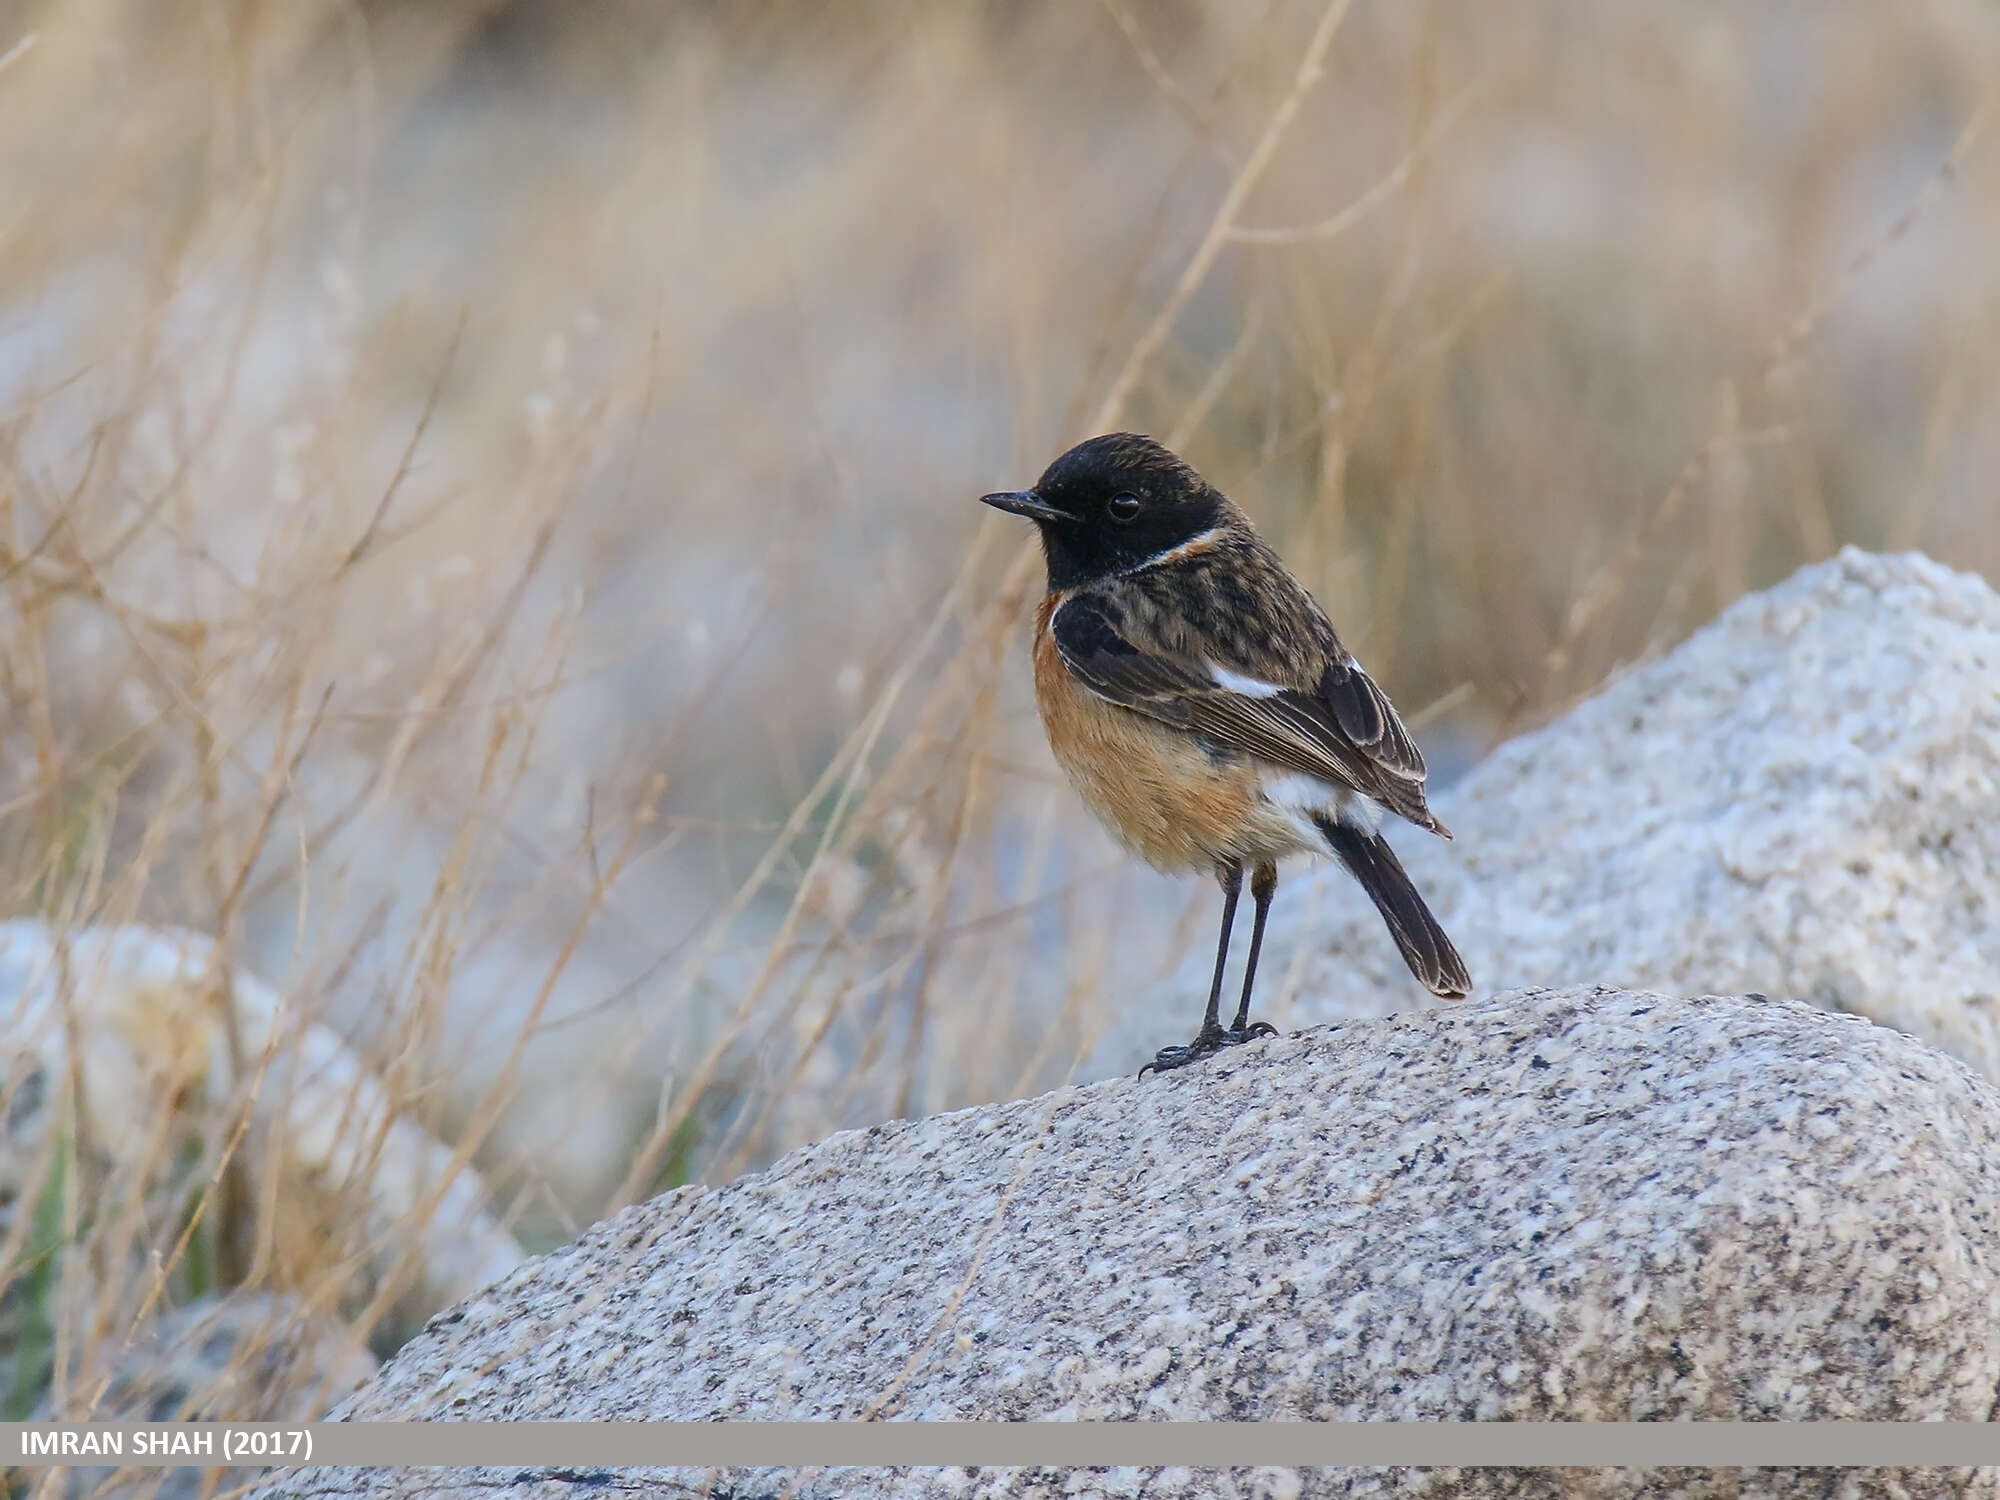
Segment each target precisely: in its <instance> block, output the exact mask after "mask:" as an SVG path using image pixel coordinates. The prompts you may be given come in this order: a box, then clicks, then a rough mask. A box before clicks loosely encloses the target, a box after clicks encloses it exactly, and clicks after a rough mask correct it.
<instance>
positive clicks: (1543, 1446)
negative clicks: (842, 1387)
mask: <svg viewBox="0 0 2000 1500" xmlns="http://www.w3.org/2000/svg"><path fill="white" fill-rule="evenodd" d="M160 1434H168V1435H175V1434H178V1435H179V1439H178V1440H177V1441H176V1442H174V1443H173V1444H167V1443H163V1442H162V1441H160V1437H159V1435H160ZM202 1434H209V1435H210V1436H209V1439H208V1441H207V1442H206V1443H204V1442H202V1441H201V1435H202ZM114 1438H115V1439H116V1440H117V1448H116V1449H115V1451H114V1450H113V1448H112V1442H113V1439H114ZM64 1447H87V1448H88V1450H89V1451H84V1452H63V1451H60V1450H61V1449H62V1448H64ZM170 1448H172V1449H181V1450H184V1449H189V1448H191V1449H192V1452H186V1451H174V1452H170V1451H169V1450H170ZM0 1453H4V1454H5V1461H6V1463H7V1464H8V1465H10V1466H14V1467H22V1468H31V1467H38V1466H43V1465H53V1464H97V1465H104V1464H127V1465H135V1464H136V1465H158V1464H190V1463H192V1464H206V1465H216V1464H225V1463H235V1464H258V1463H276V1464H280V1465H283V1466H286V1467H290V1466H293V1465H299V1464H311V1465H323V1464H340V1465H351V1466H357V1467H372V1466H377V1465H393V1466H399V1467H400V1466H428V1465H442V1466H451V1467H472V1466H482V1467H490V1466H502V1467H511V1466H515V1465H521V1466H544V1465H548V1466H578V1467H602V1468H640V1467H644V1468H798V1467H806V1466H826V1467H841V1466H848V1465H859V1466H866V1467H901V1466H917V1467H930V1466H958V1465H965V1466H972V1467H980V1468H1007V1467H1018V1466H1023V1465H1053V1466H1063V1467H1071V1466H1074V1467H1089V1468H1122V1467H1152V1466H1160V1465H1164V1466H1172V1467H1183V1466H1184V1467H1191V1468H1250V1467H1265V1466H1269V1467H1277V1468H1313V1467H1327V1466H1334V1467H1348V1466H1354V1467H1375V1466H1395V1467H1402V1466H1420V1467H1437V1466H1446V1467H1472V1468H1484V1467H1508V1468H1513V1467H1525V1468H1572V1467H1574V1468H1655V1467H1662V1468H1664V1467H1678V1466H1694V1467H1704V1468H1706V1467H1714V1468H1823V1467H1875V1466H1885V1467H1887V1466H1896V1467H1900V1466H1906V1465H1907V1466H1912V1467H1928V1466H1950V1467H1961V1466H1978V1465H1989V1464H1991V1465H2000V1426H1996V1425H1995V1424H1992V1423H1987V1422H1799V1423H1786V1422H1602V1423H1588V1422H1352V1423H1340V1422H1335V1423H1310V1422H1014V1423H1006V1422H713V1423H710V1422H353V1423H349V1422H320V1423H314V1424H312V1425H310V1426H306V1427H279V1426H276V1425H273V1424H264V1423H195V1422H190V1423H109V1422H105V1423H78V1424H57V1423H46V1422H32V1423H19V1422H17V1423H6V1424H0Z"/></svg>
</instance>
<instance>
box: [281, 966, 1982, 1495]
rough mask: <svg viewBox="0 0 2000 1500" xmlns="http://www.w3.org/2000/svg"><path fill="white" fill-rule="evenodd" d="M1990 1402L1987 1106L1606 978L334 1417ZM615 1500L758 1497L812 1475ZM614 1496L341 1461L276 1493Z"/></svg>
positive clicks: (1192, 1087)
mask: <svg viewBox="0 0 2000 1500" xmlns="http://www.w3.org/2000/svg"><path fill="white" fill-rule="evenodd" d="M1996 1388H2000V1091H1996V1089H1995V1088H1994V1087H1993V1086H1992V1085H1991V1084H1989V1083H1987V1082H1986V1081H1985V1080H1983V1079H1981V1078H1979V1077H1978V1076H1976V1075H1975V1074H1974V1073H1973V1072H1972V1071H1971V1070H1969V1069H1968V1068H1966V1067H1964V1066H1963V1065H1961V1064H1960V1063H1958V1062H1956V1061H1954V1060H1953V1059H1951V1058H1948V1057H1946V1056H1944V1055H1942V1054H1941V1053H1939V1052H1937V1051H1935V1050H1933V1049H1932V1048H1930V1047H1928V1046H1926V1045H1924V1044H1922V1043H1920V1042H1918V1041H1916V1040H1914V1039H1912V1038H1911V1037H1909V1036H1907V1035H1904V1034H1902V1033H1900V1032H1897V1031H1895V1030H1891V1029H1889V1028H1887V1027H1880V1026H1875V1025H1872V1024H1870V1023H1869V1022H1867V1021H1866V1020H1863V1019H1861V1018H1857V1017H1849V1016H1837V1015H1831V1014H1828V1013H1826V1012H1825V1011H1823V1010H1819V1009H1816V1008H1814V1007H1812V1006H1809V1005H1806V1004H1804V1003H1801V1002H1796V1001H1785V1000H1765V999H1763V998H1761V997H1758V996H1748V997H1734V998H1730V997H1717V996H1704V997H1700V998H1693V999H1676V998H1669V997H1667V996H1663V995H1659V994H1651V993H1644V992H1631V991H1619V990H1612V989H1607V988H1602V987H1599V988H1588V989H1569V990H1560V991H1550V990H1530V991H1525V992H1520V993H1514V994H1510V995H1505V996H1498V997H1488V998H1485V999H1479V1000H1474V1001H1472V1002H1470V1003H1468V1004H1467V1005H1465V1006H1462V1007H1453V1008H1450V1009H1439V1010H1431V1011H1422V1012H1415V1013H1411V1014H1407V1015H1403V1016H1398V1017H1394V1018H1390V1019H1386V1020H1370V1021H1354V1022H1348V1023H1345V1024H1342V1025H1338V1026H1334V1027H1331V1028H1326V1029H1319V1030H1314V1031H1311V1032H1307V1033H1305V1034H1302V1035H1299V1036H1295V1037H1284V1038H1277V1039H1273V1040H1271V1041H1268V1042H1265V1043H1261V1044H1258V1045H1255V1046H1251V1047H1246V1048H1243V1049H1240V1050H1239V1051H1237V1052H1234V1053H1231V1054H1228V1055H1225V1056H1223V1057H1220V1058H1217V1059H1214V1060H1212V1061H1211V1062H1209V1063H1206V1064H1204V1065H1202V1066H1200V1067H1198V1068H1193V1069H1189V1070H1186V1071H1184V1072H1181V1073H1177V1074H1172V1075H1168V1076H1165V1077H1154V1078H1149V1079H1146V1080H1137V1079H1133V1078H1129V1077H1125V1078H1118V1079H1114V1080H1111V1081H1107V1082H1103V1083H1097V1084H1092V1085H1089V1086H1085V1087H1080V1088H1071V1089H1065V1090H1061V1091H1058V1092H1056V1093H1053V1094H1049V1095H1045V1096H1042V1097H1040V1098H1034V1099H1026V1100H1019V1101H1015V1102H1012V1103H1007V1104H1001V1105H994V1106H989V1107H985V1108H981V1109H975V1110H967V1111H963V1112H960V1113H956V1114H950V1115H943V1116H937V1117H933V1118H930V1119H925V1120H919V1121H914V1122H898V1123H894V1124H889V1125H883V1126H879V1127H876V1128H874V1129H870V1130H867V1131H859V1132H849V1133H845V1134H841V1135H837V1136H833V1137H831V1138H829V1139H827V1140H825V1141H822V1142H820V1143H819V1144H817V1145H814V1146H811V1147H808V1148H806V1149H804V1150H801V1151H797V1152H794V1153H792V1154H791V1155H789V1156H787V1157H785V1158H783V1159H781V1160H780V1161H778V1162H777V1163H776V1164H775V1165H774V1166H773V1167H772V1168H771V1169H770V1170H769V1171H767V1172H764V1173H760V1174H758V1175H755V1176H751V1177H746V1178H743V1179H741V1180H739V1181H737V1182H734V1183H732V1184H730V1185H729V1186H727V1187H724V1188H721V1189H715V1190H708V1189H699V1188H688V1189H682V1190H679V1191H677V1192H674V1193H671V1194H668V1195H666V1196H664V1197H661V1198H658V1199H655V1200H654V1201H652V1202H650V1203H646V1204H642V1205H638V1206H635V1207H634V1208H632V1209H629V1210H627V1211H626V1212H624V1213H622V1214H620V1215H618V1216H617V1217H615V1218H613V1219H610V1220H607V1221H605V1222H604V1223H601V1224H599V1225H597V1226H596V1227H594V1228H593V1229H591V1230H590V1231H589V1232H588V1233H586V1234H585V1235H584V1236H583V1238H581V1239H580V1240H578V1241H577V1242H575V1243H574V1244H571V1245H569V1246H566V1247H564V1248H563V1249H561V1250H558V1251H556V1252H554V1253H553V1254H550V1255H548V1256H545V1257H542V1258H541V1259H539V1260H536V1261H533V1262H530V1263H529V1264H528V1265H526V1266H524V1267H523V1268H521V1269H520V1270H519V1271H516V1272H515V1273H513V1274H512V1275H510V1276H508V1277H507V1278H505V1279H503V1280H502V1281H500V1282H498V1283H496V1284H494V1285H493V1286H490V1287H488V1288H487V1289H485V1290H484V1291H482V1292H480V1293H478V1294H476V1295H475V1296H474V1297H473V1298H471V1299H470V1300H469V1301H467V1302H466V1303H464V1304H462V1305H461V1306H460V1307H459V1308H458V1309H456V1310H455V1311H453V1312H450V1313H448V1314H444V1315H441V1316H440V1317H439V1318H437V1319H434V1320H433V1321H432V1323H431V1324H430V1325H429V1326H428V1327H427V1328H426V1329H425V1330H424V1331H423V1332H422V1333H421V1334H419V1335H418V1336H417V1337H416V1338H415V1339H414V1340H413V1341H412V1342H411V1343H409V1344H408V1345H406V1346H405V1347H404V1348H403V1350H402V1351H401V1352H400V1353H399V1354H398V1355H397V1356H396V1357H395V1359H394V1360H393V1361H392V1362H391V1363H390V1364H389V1365H388V1366H386V1367H385V1368H384V1369H383V1371H382V1372H381V1374H380V1375H379V1376H378V1377H377V1378H376V1379H375V1380H374V1381H373V1382H371V1383H370V1384H369V1385H367V1386H365V1387H364V1388H363V1389H362V1390H361V1391H360V1392H359V1393H358V1394H357V1395H356V1396H355V1397H354V1398H353V1399H352V1400H351V1401H350V1402H349V1403H347V1405H346V1406H345V1407H343V1408H341V1409H340V1411H339V1413H338V1414H339V1415H342V1416H345V1417H348V1418H353V1419H402V1418H411V1419H430V1418H479V1419H540V1420H575V1419H598V1418H602V1419H626V1418H652V1419H669V1418H671V1419H701V1420H707V1419H716V1418H793V1419H804V1418H831V1417H855V1416H859V1415H863V1414H872V1415H877V1416H881V1417H884V1418H1000V1419H1026V1418H1046V1419H1073V1418H1118V1419H1137V1420H1150V1419H1161V1418H1200V1419H1213V1418H1229V1419H1277V1420H1308V1419H1358V1418H1450V1419H1467V1418H1470V1419H1481V1420H1501V1419H1512V1420H1609V1419H1620V1420H1622V1419H1649V1420H1663V1421H1669V1420H1680V1419H1695V1418H1753V1419H1782V1420H1799V1419H1808V1418H1813V1419H1821V1418H1868V1419H1893V1420H1899V1421H1911V1420H1925V1419H1931V1420H1936V1419H1952V1420H1986V1419H1989V1418H1990V1417H1991V1415H1992V1413H1993V1409H1994V1402H1995V1392H1996ZM616 1479H617V1481H618V1484H619V1486H620V1487H622V1486H623V1485H624V1484H626V1483H630V1484H633V1485H637V1486H638V1487H640V1488H641V1489H644V1490H645V1491H646V1492H648V1493H658V1494H681V1493H687V1494H695V1493H704V1492H712V1493H731V1494H735V1495H739V1496H747V1495H760V1496H761V1495H765V1494H773V1495H775V1494H777V1493H778V1492H779V1491H780V1490H781V1489H783V1488H784V1486H785V1484H786V1482H787V1480H788V1476H786V1475H784V1474H782V1473H780V1472H778V1471H744V1472H733V1473H730V1474H728V1475H723V1476H711V1475H702V1474H698V1473H688V1472H685V1471H649V1472H643V1473H632V1472H630V1471H626V1472H621V1473H620V1474H619V1475H617V1476H616ZM789 1479H790V1480H791V1481H793V1482H796V1483H797V1488H796V1489H795V1490H792V1491H790V1492H791V1493H797V1494H800V1495H804V1496H832V1495H857V1494H867V1495H897V1496H961V1495H967V1496H969V1495H1001V1494H1006V1495H1054V1494H1106V1495H1136V1494H1140V1493H1144V1494H1146V1495H1149V1496H1163V1495H1214V1494H1229V1493H1242V1494H1257V1493H1261V1494H1274V1495H1278V1494H1282V1495H1320V1494H1334V1493H1371V1492H1379V1493H1416V1492H1429V1493H1437V1494H1495V1495H1499V1494H1507V1495H1516V1494H1519V1495H1529V1494H1535V1495H1539V1494H1548V1495H1552V1496H1553V1495H1557V1494H1572V1493H1603V1494H1628V1493H1633V1494H1636V1493H1654V1494H1688V1495H1695V1494H1714V1493H1723V1492H1725V1490H1726V1492H1728V1493H1732V1494H1735V1493H1742V1494H1772V1495H1777V1494H1795V1493H1797V1494H1808V1493H1809V1494H1822V1493H1841V1492H1842V1491H1843V1489H1845V1490H1849V1491H1851V1492H1853V1493H1857V1494H1863V1493H1887V1492H1890V1490H1891V1489H1893V1490H1895V1491H1896V1492H1899V1493H1905V1494H1913V1495H1929V1494H1966V1493H1981V1494H1986V1493H1993V1492H1994V1489H1995V1485H1994V1483H1993V1481H1992V1477H1991V1476H1990V1475H1988V1474H1985V1473H1983V1472H1975V1471H1962V1470H1961V1471H1949V1470H1935V1471H1932V1470H1926V1471H1903V1472H1902V1473H1901V1474H1900V1475H1898V1476H1894V1477H1892V1476H1890V1475H1888V1474H1887V1473H1886V1472H1885V1471H1828V1472H1826V1473H1821V1474H1819V1475H1818V1476H1817V1477H1813V1476H1809V1475H1801V1474H1799V1473H1798V1472H1797V1471H1756V1472H1752V1473H1747V1474H1744V1475H1729V1476H1723V1477H1722V1478H1718V1477H1717V1476H1715V1475H1711V1474H1708V1473H1706V1472H1705V1471H1696V1470H1685V1471H1683V1470H1674V1471H1652V1472H1650V1473H1632V1472H1626V1471H1620V1473H1619V1474H1617V1475H1611V1476H1602V1483H1601V1484H1599V1483H1597V1482H1595V1481H1593V1482H1591V1483H1589V1484H1585V1485H1584V1488H1583V1489H1581V1490H1579V1489H1578V1488H1577V1487H1576V1486H1577V1483H1578V1482H1581V1481H1580V1480H1575V1479H1565V1478H1564V1476H1563V1475H1561V1474H1559V1473H1554V1472H1551V1471H1525V1470H1470V1469H1468V1470H1464V1471H1451V1470H1428V1471H1422V1472H1418V1471H1382V1470H1311V1471H1303V1472H1300V1473H1296V1474H1282V1473H1272V1472H1266V1471H1231V1472H1223V1471H1183V1470H1174V1471H1158V1470H1129V1471H1127V1470H1111V1471H1094V1472H1082V1471H1070V1472H1061V1471H1047V1470H1043V1471H1036V1470H1028V1469H1012V1470H986V1471H967V1470H915V1469H912V1470H898V1471H863V1470H853V1469H841V1470H828V1471H824V1472H822V1473H819V1474H816V1475H806V1476H803V1477H801V1476H797V1475H793V1476H789ZM1725 1479H1726V1480H1727V1483H1726V1484H1725V1483H1724V1480H1725ZM608 1482H609V1479H608V1477H607V1476H602V1475H600V1476H597V1478H595V1479H592V1478H591V1477H590V1476H575V1475H569V1476H565V1475H563V1474H561V1473H558V1472H555V1471H549V1472H540V1473H538V1472H525V1473H524V1472H522V1471H518V1470H508V1471H504V1472H503V1471H498V1470H461V1471H454V1472H453V1474H452V1475H451V1476H450V1477H449V1478H448V1479H447V1478H446V1477H445V1476H444V1474H443V1473H442V1472H441V1471H435V1470H433V1471H405V1472H403V1473H401V1474H398V1473H396V1472H393V1471H367V1472H356V1471H341V1470H332V1469H327V1470H309V1471H303V1472H300V1473H297V1474H294V1475H291V1476H289V1477H287V1478H286V1479H285V1480H283V1481H282V1482H281V1483H280V1484H279V1485H278V1486H277V1487H276V1488H275V1489H274V1490H272V1491H271V1493H274V1494H286V1495H293V1496H304V1495H328V1494H336V1493H337V1494H368V1495H388V1494H415V1493H417V1492H418V1489H419V1488H420V1489H421V1491H422V1493H424V1494H426V1495H442V1494H467V1495H471V1494H481V1493H485V1492H487V1491H489V1490H492V1489H495V1488H502V1487H504V1488H507V1489H508V1490H509V1492H510V1493H512V1494H516V1495H521V1494H548V1495H557V1494H569V1493H572V1492H581V1490H582V1489H584V1488H593V1487H595V1488H602V1487H603V1485H604V1484H605V1483H608ZM708 1484H715V1485H716V1488H715V1489H714V1490H711V1491H705V1490H704V1488H703V1486H704V1485H708Z"/></svg>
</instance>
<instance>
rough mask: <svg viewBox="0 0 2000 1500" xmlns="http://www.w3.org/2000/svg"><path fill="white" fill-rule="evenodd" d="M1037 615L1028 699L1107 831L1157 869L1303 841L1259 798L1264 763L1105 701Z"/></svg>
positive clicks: (1192, 866)
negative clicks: (1212, 751)
mask: <svg viewBox="0 0 2000 1500" xmlns="http://www.w3.org/2000/svg"><path fill="white" fill-rule="evenodd" d="M1061 602H1062V597H1061V596H1060V595H1055V594H1051V595H1050V596H1049V597H1048V598H1047V599H1044V600H1043V601H1042V605H1041V608H1040V609H1039V610H1037V611H1036V614H1035V701H1036V703H1037V704H1038V705H1039V706H1040V708H1041V711H1042V725H1043V728H1045V729H1046V730H1047V731H1048V736H1049V748H1050V749H1051V750H1052V751H1054V752H1055V757H1056V763H1057V764H1058V765H1060V766H1061V767H1062V768H1063V771H1064V772H1065V773H1066V774H1067V775H1068V777H1069V779H1070V783H1071V784H1072V785H1073V786H1074V787H1075V788H1076V790H1077V793H1078V794H1079V795H1080V796H1081V797H1082V798H1083V800H1084V802H1085V803H1086V804H1087V805H1088V806H1089V808H1090V810H1091V811H1092V812H1094V813H1096V814H1097V816H1098V818H1099V819H1100V820H1101V821H1102V822H1103V823H1104V826H1105V827H1106V828H1108V829H1109V830H1110V831H1111V833H1112V834H1113V836H1114V837H1116V838H1117V839H1118V841H1119V842H1120V843H1121V844H1123V845H1124V846H1125V847H1126V848H1127V849H1130V850H1131V851H1132V852H1133V853H1134V854H1136V855H1138V856H1139V857H1140V858H1141V859H1143V860H1145V861H1146V863H1148V864H1149V865H1152V866H1153V867H1154V868H1155V869H1158V870H1165V871H1170V872H1171V871H1180V870H1205V869H1212V868H1214V866H1215V865H1216V864H1217V863H1218V862H1220V861H1222V860H1225V859H1238V860H1245V861H1248V860H1256V859H1277V858H1282V857H1283V856H1284V855H1286V854H1290V853H1294V852H1297V851H1298V850H1300V849H1303V848H1307V847H1310V846H1309V845H1308V844H1306V843H1305V842H1304V841H1303V840H1302V839H1301V838H1300V836H1299V833H1298V830H1297V827H1296V822H1295V820H1294V819H1291V818H1288V817H1284V816H1282V815H1281V814H1279V813H1278V811H1277V810H1276V809H1274V808H1272V807H1271V805H1270V804H1269V803H1267V802H1266V801H1265V800H1264V795H1263V790H1262V784H1263V780H1264V776H1265V772H1264V770H1263V769H1262V768H1261V767H1259V766H1257V765H1256V764H1254V763H1253V762H1250V761H1247V760H1242V759H1235V760H1227V761H1221V762H1218V761H1217V760H1216V759H1214V758H1212V757H1211V756H1210V755H1209V753H1208V752H1207V751H1206V750H1204V749H1203V748H1202V747H1201V746H1200V745H1199V744H1197V743H1196V742H1195V741H1194V739H1193V738H1191V737H1190V736H1188V735H1185V734H1182V733H1180V732H1179V731H1177V730H1175V729H1172V728H1170V727H1169V726H1167V725H1165V724H1161V723H1159V722H1158V721H1156V720H1153V719H1149V718H1146V717H1145V716H1144V715H1141V714H1137V713H1134V712H1133V711H1132V710H1130V709H1126V708H1120V707H1118V706H1117V705H1116V704H1114V703H1107V702H1105V701H1104V700H1103V699H1102V698H1099V697H1097V696H1096V695H1095V694H1094V693H1092V692H1091V691H1090V690H1089V689H1088V688H1086V687H1084V686H1083V685H1082V684H1081V683H1079V682H1078V681H1077V680H1076V679H1075V678H1074V677H1072V676H1071V675H1070V673H1069V669H1068V668H1067V667H1065V666H1064V665H1063V664H1062V658H1061V656H1060V655H1059V654H1058V653H1057V651H1056V645H1055V639H1054V637H1052V636H1051V635H1050V634H1049V617H1050V616H1051V615H1052V614H1054V613H1055V610H1056V606H1057V605H1059V604H1060V603H1061Z"/></svg>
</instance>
